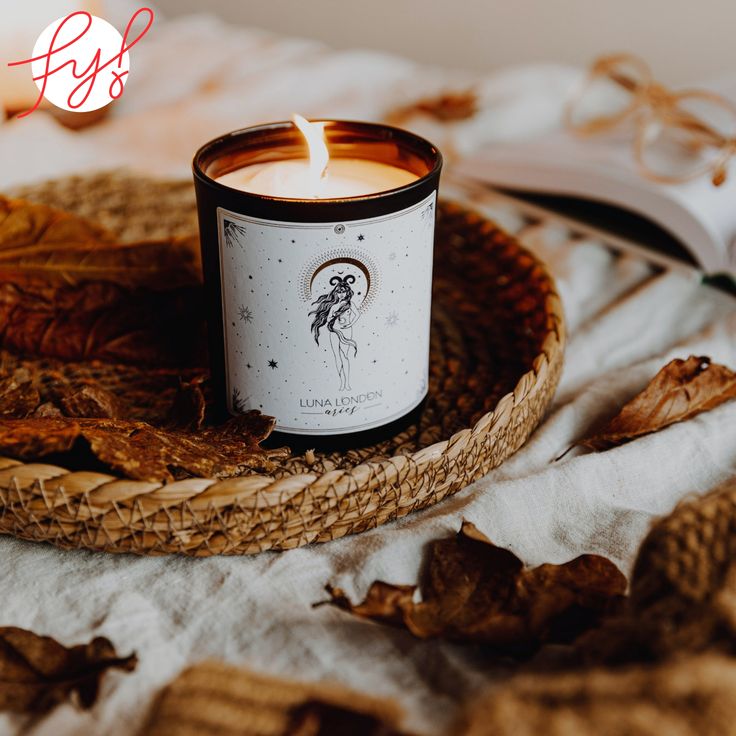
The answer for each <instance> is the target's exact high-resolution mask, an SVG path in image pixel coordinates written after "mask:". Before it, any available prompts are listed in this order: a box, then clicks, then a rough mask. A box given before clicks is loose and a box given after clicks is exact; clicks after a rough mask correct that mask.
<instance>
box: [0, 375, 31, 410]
mask: <svg viewBox="0 0 736 736" xmlns="http://www.w3.org/2000/svg"><path fill="white" fill-rule="evenodd" d="M39 402H40V396H39V393H38V391H37V390H36V388H34V386H33V383H32V382H31V376H30V373H29V372H28V371H27V370H26V369H24V368H19V369H17V370H15V371H14V372H13V373H12V374H11V375H7V376H2V377H0V417H5V418H12V417H14V418H23V417H27V416H30V415H31V414H32V413H33V412H34V411H35V409H36V407H37V406H38V404H39Z"/></svg>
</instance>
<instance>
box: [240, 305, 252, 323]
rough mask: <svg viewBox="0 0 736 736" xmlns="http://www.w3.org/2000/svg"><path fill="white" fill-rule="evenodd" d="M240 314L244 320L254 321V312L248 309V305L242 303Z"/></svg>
mask: <svg viewBox="0 0 736 736" xmlns="http://www.w3.org/2000/svg"><path fill="white" fill-rule="evenodd" d="M238 315H240V319H242V320H243V322H252V321H253V312H251V311H250V309H248V307H246V306H244V305H241V306H239V307H238Z"/></svg>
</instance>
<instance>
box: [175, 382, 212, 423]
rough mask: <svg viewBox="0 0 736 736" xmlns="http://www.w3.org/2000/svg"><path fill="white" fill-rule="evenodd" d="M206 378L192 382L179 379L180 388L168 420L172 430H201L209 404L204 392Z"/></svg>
mask: <svg viewBox="0 0 736 736" xmlns="http://www.w3.org/2000/svg"><path fill="white" fill-rule="evenodd" d="M205 378H206V377H205V376H197V377H195V378H193V379H192V380H191V381H183V380H181V379H179V388H178V389H177V391H176V395H175V396H174V401H173V403H172V405H171V409H170V410H169V414H168V416H167V418H166V423H165V424H166V426H167V427H168V428H170V429H188V430H197V429H201V427H202V425H203V424H204V414H205V409H206V408H207V404H206V402H205V398H204V392H203V391H202V384H203V383H204V381H205Z"/></svg>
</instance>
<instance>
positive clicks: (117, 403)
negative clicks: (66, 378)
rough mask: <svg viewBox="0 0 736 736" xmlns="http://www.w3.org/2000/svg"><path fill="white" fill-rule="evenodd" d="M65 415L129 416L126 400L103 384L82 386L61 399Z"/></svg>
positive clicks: (109, 417)
mask: <svg viewBox="0 0 736 736" xmlns="http://www.w3.org/2000/svg"><path fill="white" fill-rule="evenodd" d="M60 404H61V407H62V409H63V414H64V416H67V417H86V418H98V419H125V418H126V417H127V416H129V410H128V407H127V406H126V405H125V402H124V401H123V400H122V399H121V398H120V397H119V396H116V395H115V394H113V393H112V392H110V391H106V390H105V389H104V388H102V387H101V386H96V385H94V384H90V385H87V386H82V387H81V388H80V389H79V390H77V391H73V392H71V393H69V394H66V395H65V396H62V397H61V399H60Z"/></svg>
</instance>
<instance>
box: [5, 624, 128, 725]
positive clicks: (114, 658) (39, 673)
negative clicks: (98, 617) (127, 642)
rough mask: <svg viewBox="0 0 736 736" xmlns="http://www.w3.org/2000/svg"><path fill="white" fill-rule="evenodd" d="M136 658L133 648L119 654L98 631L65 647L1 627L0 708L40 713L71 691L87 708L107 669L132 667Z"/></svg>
mask: <svg viewBox="0 0 736 736" xmlns="http://www.w3.org/2000/svg"><path fill="white" fill-rule="evenodd" d="M137 662H138V660H137V658H136V656H135V654H131V655H130V656H128V657H119V656H118V655H117V654H116V652H115V648H114V647H113V645H112V643H111V642H110V641H108V640H107V639H104V638H102V637H97V638H95V639H93V640H92V641H91V642H90V643H89V644H80V645H77V646H74V647H71V648H67V647H64V646H62V645H61V644H59V643H58V642H57V641H55V640H54V639H51V638H50V637H48V636H39V635H38V634H34V633H33V632H31V631H27V630H25V629H19V628H16V627H13V626H6V627H4V628H0V710H10V711H14V712H16V713H45V712H47V711H49V710H50V709H51V708H53V707H54V706H55V705H57V704H58V703H62V702H64V701H66V700H68V699H69V698H70V697H72V696H76V698H77V700H78V702H79V704H80V705H81V707H82V708H90V707H91V706H92V705H93V704H94V703H95V701H96V700H97V694H98V691H99V686H100V681H101V679H102V676H103V675H104V674H105V672H106V671H107V670H109V669H120V670H123V671H125V672H132V671H133V670H134V669H135V667H136V665H137Z"/></svg>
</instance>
